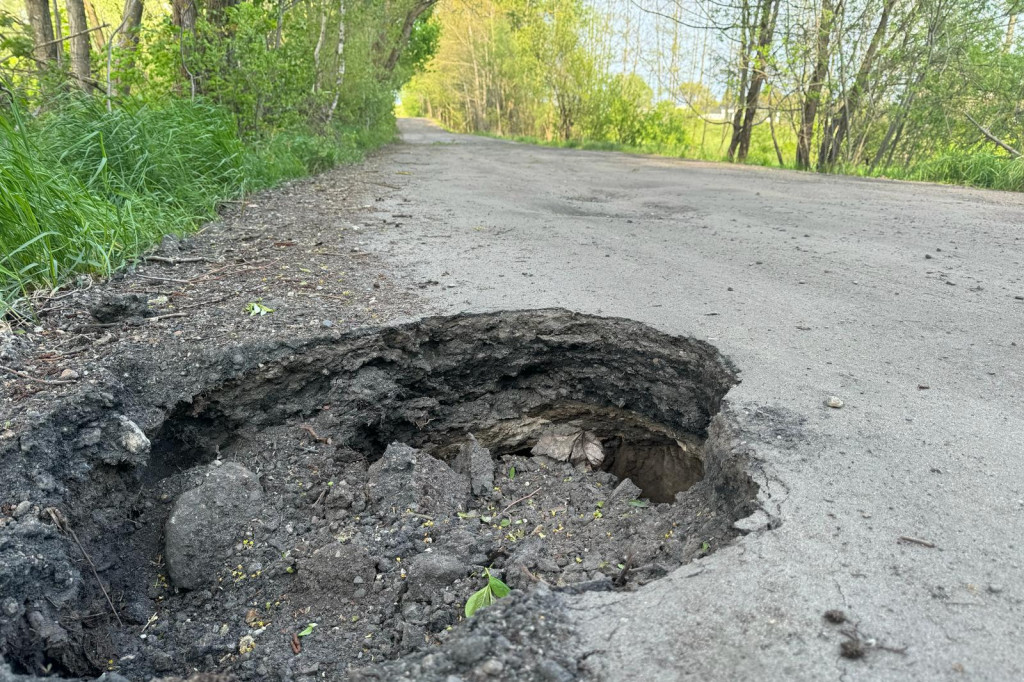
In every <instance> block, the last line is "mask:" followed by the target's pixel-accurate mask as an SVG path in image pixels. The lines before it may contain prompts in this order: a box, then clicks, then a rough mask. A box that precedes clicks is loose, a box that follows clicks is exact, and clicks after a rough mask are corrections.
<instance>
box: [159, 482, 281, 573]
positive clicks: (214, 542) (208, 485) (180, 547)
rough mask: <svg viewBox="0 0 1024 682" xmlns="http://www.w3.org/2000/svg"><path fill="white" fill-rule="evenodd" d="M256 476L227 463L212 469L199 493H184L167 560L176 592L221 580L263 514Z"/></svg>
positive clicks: (168, 538) (170, 529) (170, 526)
mask: <svg viewBox="0 0 1024 682" xmlns="http://www.w3.org/2000/svg"><path fill="white" fill-rule="evenodd" d="M262 497H263V489H262V488H261V487H260V482H259V479H258V478H257V477H256V474H254V473H252V472H251V471H249V470H248V469H246V468H245V467H244V466H242V465H241V464H237V463H235V462H226V463H224V464H221V465H220V466H210V467H208V468H207V469H206V471H205V475H204V479H203V482H202V483H201V484H200V485H199V487H197V488H193V489H192V490H189V491H187V492H185V493H182V495H181V496H180V497H178V499H177V501H176V502H175V503H174V508H173V509H172V510H171V516H170V518H168V519H167V525H166V527H165V529H164V535H165V546H164V558H165V559H166V560H167V571H168V573H169V574H170V576H171V581H172V582H173V583H174V585H175V587H180V588H184V589H194V588H197V587H203V586H205V585H208V584H210V583H213V582H215V581H216V574H217V571H218V570H219V569H220V568H221V567H222V566H223V564H224V561H223V560H224V557H225V555H226V554H227V553H228V552H229V550H230V549H231V547H232V546H233V545H234V544H235V542H237V540H238V538H239V537H240V536H241V535H242V534H243V533H244V531H245V528H246V526H247V525H248V523H249V521H250V519H252V518H253V516H255V515H256V513H257V512H258V510H259V501H260V499H261V498H262Z"/></svg>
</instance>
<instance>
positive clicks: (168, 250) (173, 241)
mask: <svg viewBox="0 0 1024 682" xmlns="http://www.w3.org/2000/svg"><path fill="white" fill-rule="evenodd" d="M180 251H181V239H180V238H179V237H176V236H175V235H173V234H165V235H164V238H163V239H161V240H160V246H159V247H158V248H157V250H156V254H157V255H159V256H163V257H165V258H171V257H173V256H175V255H177V254H178V253H179V252H180Z"/></svg>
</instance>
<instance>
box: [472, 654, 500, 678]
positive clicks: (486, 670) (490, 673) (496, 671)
mask: <svg viewBox="0 0 1024 682" xmlns="http://www.w3.org/2000/svg"><path fill="white" fill-rule="evenodd" d="M504 670H505V664H504V663H502V662H501V661H499V660H498V659H496V658H488V659H487V660H486V661H484V662H483V663H481V664H480V665H478V666H477V668H476V673H477V675H479V676H481V677H499V676H500V675H501V673H502V671H504Z"/></svg>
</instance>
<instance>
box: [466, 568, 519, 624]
mask: <svg viewBox="0 0 1024 682" xmlns="http://www.w3.org/2000/svg"><path fill="white" fill-rule="evenodd" d="M483 575H484V577H485V578H487V585H486V586H485V587H483V588H482V589H480V590H478V591H476V592H474V593H473V594H472V596H470V598H469V599H468V600H467V601H466V618H470V617H471V616H472V615H473V614H474V613H476V612H477V611H479V610H480V609H482V608H484V607H487V606H490V605H491V604H493V603H494V602H495V601H496V600H498V599H501V598H502V597H507V596H508V594H509V592H511V591H512V590H511V589H509V586H508V585H506V584H505V583H503V582H502V581H500V580H498V579H497V578H495V577H494V576H492V575H491V572H490V570H489V569H486V568H485V569H484V573H483Z"/></svg>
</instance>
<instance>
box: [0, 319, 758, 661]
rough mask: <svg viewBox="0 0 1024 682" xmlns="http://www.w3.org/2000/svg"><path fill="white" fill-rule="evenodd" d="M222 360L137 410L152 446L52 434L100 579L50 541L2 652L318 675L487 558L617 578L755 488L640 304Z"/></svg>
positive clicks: (424, 615)
mask: <svg viewBox="0 0 1024 682" xmlns="http://www.w3.org/2000/svg"><path fill="white" fill-rule="evenodd" d="M244 362H245V359H244V357H243V358H241V359H239V357H236V355H232V354H231V353H228V356H227V357H226V359H225V362H224V367H223V373H224V374H228V375H232V374H233V376H229V377H228V378H222V379H220V380H219V381H216V382H211V384H210V385H209V386H208V387H207V388H206V389H205V390H202V391H201V392H199V393H198V394H196V395H193V396H191V397H190V399H189V400H187V401H181V402H179V403H178V404H176V405H174V406H173V407H171V408H169V409H166V408H165V409H164V410H163V412H162V416H160V417H157V418H155V419H152V421H151V428H148V429H147V431H148V436H149V438H150V440H151V441H152V445H151V448H150V451H149V453H148V455H147V454H146V453H144V452H142V453H135V455H136V456H134V457H133V456H126V455H125V450H126V447H127V446H126V445H125V443H126V442H130V438H129V440H128V441H126V440H125V438H126V436H125V433H126V431H125V429H128V431H130V430H131V429H130V426H127V425H126V422H127V420H126V419H125V418H122V417H116V416H115V415H110V416H109V418H108V419H107V420H106V421H104V422H102V423H99V424H96V423H92V425H91V426H90V425H84V424H83V425H82V426H81V427H80V428H79V429H78V431H76V432H74V433H71V434H68V438H69V440H70V439H71V436H73V437H74V439H77V440H76V441H75V442H76V443H77V445H76V447H77V448H78V450H79V451H82V452H83V454H80V455H79V456H82V457H86V458H88V459H91V460H92V461H102V462H106V464H100V465H97V468H96V470H95V471H94V472H93V474H92V475H91V477H90V478H89V479H88V481H89V483H87V484H84V486H79V490H81V491H82V494H81V495H80V496H79V498H78V501H77V503H76V504H72V506H71V507H70V509H69V511H68V516H69V519H70V520H69V525H70V526H71V527H73V528H77V529H78V533H77V535H78V540H79V541H80V542H81V543H82V545H83V549H85V551H87V552H88V553H89V555H90V561H91V562H92V564H93V566H95V568H96V572H97V573H96V576H98V577H99V578H100V579H101V580H102V581H103V584H104V586H105V589H106V591H107V594H103V592H102V591H101V590H99V589H98V588H97V585H98V583H97V582H96V580H94V579H93V576H92V575H91V569H90V567H89V565H88V563H86V562H84V561H83V560H82V555H81V554H78V555H76V554H75V550H73V549H71V546H68V547H67V548H66V549H67V551H66V556H67V557H70V559H69V560H68V561H67V562H66V563H68V564H70V565H69V566H68V568H69V570H71V571H73V572H74V577H73V578H72V580H71V582H74V583H75V585H73V586H72V585H70V584H69V585H68V586H66V588H65V591H67V589H70V588H71V587H74V588H75V594H74V595H73V596H70V597H69V596H66V595H65V596H64V598H63V600H62V601H52V602H50V603H49V604H47V603H45V601H44V600H43V599H35V600H32V599H20V600H18V601H16V602H12V604H8V603H7V602H5V603H4V608H5V609H6V611H7V613H6V614H5V617H8V618H9V619H10V620H11V622H12V623H14V625H13V626H9V627H7V628H6V629H4V628H3V627H0V635H2V636H4V637H6V640H5V641H2V642H0V645H2V646H3V649H0V651H3V653H4V655H5V656H7V657H8V658H9V659H10V661H11V662H12V664H13V665H14V666H16V669H17V670H18V671H20V672H26V673H27V672H31V673H39V672H40V670H46V669H47V668H46V666H50V667H49V670H51V671H53V672H57V673H63V674H66V675H87V674H98V673H99V672H101V671H102V670H116V671H119V672H120V673H121V674H123V675H126V676H127V677H129V678H130V679H147V678H148V677H149V676H160V675H167V674H172V673H176V674H187V673H188V672H191V671H195V670H202V671H208V672H220V671H224V672H230V673H231V674H232V675H234V676H236V677H237V679H242V680H268V679H299V678H302V677H303V676H308V677H309V679H312V678H313V677H316V678H324V677H326V678H328V679H338V678H341V677H343V676H344V675H345V674H346V671H348V670H350V669H352V668H354V667H362V666H365V665H369V664H371V663H374V662H379V661H381V660H387V659H393V658H396V657H401V656H403V655H407V654H410V653H412V652H414V651H417V650H419V649H422V648H424V647H426V648H430V647H434V646H436V645H438V644H441V643H443V642H444V641H445V640H446V639H447V638H448V637H450V636H451V633H452V632H453V631H454V630H456V629H458V628H459V627H460V624H461V623H462V621H464V620H465V615H464V613H463V605H464V604H465V602H466V600H467V598H468V597H469V596H470V595H471V594H472V593H473V592H475V591H476V590H478V589H480V588H481V587H482V586H483V585H484V584H486V582H485V580H484V579H483V578H482V577H481V575H482V572H483V570H484V569H485V568H489V569H490V571H491V572H492V574H494V575H496V576H500V577H501V578H502V579H503V580H505V582H507V583H508V584H509V585H510V586H512V587H513V588H515V589H519V590H524V591H529V590H531V589H534V587H535V586H537V585H538V584H540V583H544V584H546V585H547V586H550V587H551V588H553V589H560V588H568V587H571V588H573V589H625V590H628V589H632V588H634V587H636V586H638V585H642V584H644V583H646V582H650V581H651V580H656V579H658V578H659V577H661V576H663V575H665V574H667V573H668V572H670V571H671V570H673V569H674V568H676V567H678V566H680V565H682V564H684V563H686V562H688V561H691V560H693V559H694V558H696V557H699V556H701V555H704V554H707V553H709V552H713V551H714V550H715V549H717V548H718V547H719V546H721V545H722V544H723V543H726V542H728V540H729V539H730V538H731V537H733V535H735V531H734V530H733V529H732V524H733V522H734V521H736V520H737V519H738V518H741V517H743V516H745V515H747V514H749V513H750V511H751V510H752V508H753V507H752V505H753V498H754V495H755V493H756V487H755V486H754V485H753V483H752V482H751V481H750V480H749V478H748V477H747V476H746V475H745V473H744V469H743V462H739V461H737V460H736V457H735V456H734V455H733V453H732V451H731V450H730V446H729V442H728V440H729V439H728V438H727V437H726V436H724V435H722V434H721V433H717V434H716V433H715V432H714V429H712V432H711V433H710V437H709V427H710V426H711V425H712V423H713V422H712V420H713V418H714V417H715V415H716V414H717V413H718V411H719V408H720V406H721V402H722V399H723V397H724V395H725V394H726V392H727V391H728V390H729V388H730V387H731V386H732V385H734V384H735V383H736V381H737V378H736V372H735V370H734V369H733V368H732V367H731V366H730V364H729V363H728V362H727V361H726V360H724V359H723V358H722V357H721V355H720V354H719V353H718V352H717V351H716V350H715V349H714V348H713V347H712V346H710V345H709V344H707V343H704V342H701V341H698V340H694V339H688V338H680V337H674V336H669V335H666V334H662V333H660V332H658V331H656V330H653V329H651V328H649V327H646V326H644V325H642V324H639V323H637V322H632V321H628V320H622V319H607V318H598V317H592V316H585V315H578V314H573V313H569V312H566V311H551V310H547V311H525V312H502V313H493V314H485V315H462V316H455V317H439V318H430V319H426V320H422V321H419V322H415V323H410V324H406V325H401V326H396V327H390V328H385V329H378V330H365V331H361V332H357V333H355V334H352V335H347V336H341V337H339V338H331V339H318V340H314V341H311V342H306V343H303V344H301V345H299V346H297V347H296V348H295V349H294V350H293V351H291V352H287V353H285V352H280V351H279V352H277V353H270V354H268V355H267V358H266V360H265V362H263V363H262V364H259V365H258V366H256V367H254V368H253V369H252V370H251V371H248V372H238V371H235V369H234V367H237V366H240V365H242V364H244ZM233 366H234V367H233ZM141 409H143V408H142V407H140V410H141ZM148 409H149V410H150V414H152V410H153V409H155V408H152V407H150V408H148ZM716 423H717V422H716ZM127 424H131V422H127ZM716 428H718V429H719V431H721V429H722V428H723V427H722V425H721V424H718V427H716ZM87 429H92V431H91V432H90V433H89V434H85V433H83V432H84V431H85V430H87ZM90 434H91V435H90ZM129 435H131V434H129ZM86 436H88V437H87V438H86V441H85V442H87V443H88V445H85V446H82V445H81V443H82V442H83V441H82V439H83V438H85V437H86ZM86 501H87V502H86ZM39 515H40V516H45V515H44V514H42V512H40V514H39ZM20 524H21V522H20V521H15V522H14V523H12V524H10V525H9V526H8V527H6V528H4V527H0V532H11V529H12V528H14V527H16V526H18V525H20ZM52 541H56V540H55V538H52V537H48V538H47V542H52ZM2 542H3V540H2V538H0V543H2ZM0 550H2V546H0ZM25 580H26V581H28V580H31V578H30V577H29V576H26V577H25ZM29 591H30V592H31V591H32V590H29ZM37 592H38V590H37ZM107 597H109V598H110V601H111V602H112V605H113V608H111V604H110V603H108V602H107ZM113 610H116V611H117V617H118V618H119V619H120V621H121V625H119V624H118V622H117V620H115V618H114V616H113V615H112V611H113ZM73 617H74V622H75V623H76V625H75V626H72V625H71V624H70V623H71V622H72V620H73ZM17 619H21V620H22V621H23V622H24V623H27V624H29V625H30V627H22V626H20V625H18V624H17V623H15V622H14V621H16V620H17ZM51 623H52V627H51V628H50V630H47V632H49V633H50V635H49V636H47V635H46V634H40V632H41V631H40V627H43V626H44V625H47V626H49V625H50V624H51ZM53 628H56V629H53ZM29 633H34V634H29ZM14 637H19V638H20V637H24V638H23V639H18V640H15V639H14Z"/></svg>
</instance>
